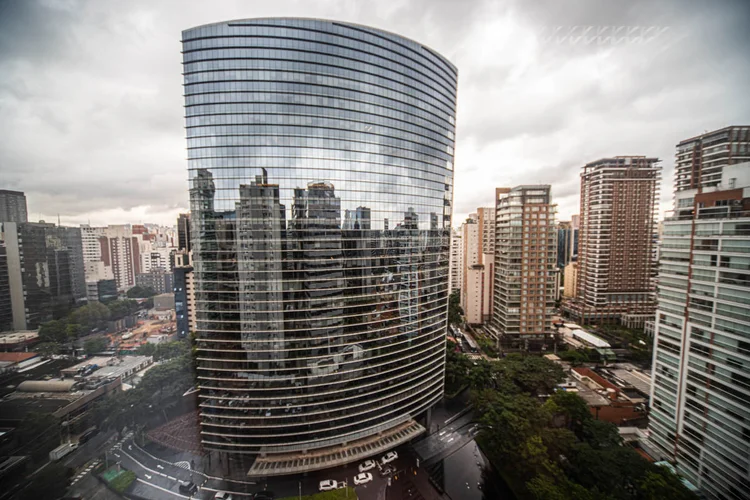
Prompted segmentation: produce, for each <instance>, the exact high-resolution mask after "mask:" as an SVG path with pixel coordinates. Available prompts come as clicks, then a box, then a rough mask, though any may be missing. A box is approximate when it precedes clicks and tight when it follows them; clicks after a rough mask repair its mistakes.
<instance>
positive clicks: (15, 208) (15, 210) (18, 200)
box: [0, 189, 29, 222]
mask: <svg viewBox="0 0 750 500" xmlns="http://www.w3.org/2000/svg"><path fill="white" fill-rule="evenodd" d="M28 221H29V216H28V211H27V209H26V195H25V194H24V193H23V192H21V191H9V190H7V189H0V222H28Z"/></svg>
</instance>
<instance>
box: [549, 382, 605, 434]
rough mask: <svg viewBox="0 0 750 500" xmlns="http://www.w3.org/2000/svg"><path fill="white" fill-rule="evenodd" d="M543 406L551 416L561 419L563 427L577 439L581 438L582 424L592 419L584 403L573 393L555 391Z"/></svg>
mask: <svg viewBox="0 0 750 500" xmlns="http://www.w3.org/2000/svg"><path fill="white" fill-rule="evenodd" d="M545 406H547V408H548V409H549V411H550V413H552V414H553V415H559V416H560V417H562V418H563V419H564V424H563V425H564V427H565V428H566V429H570V430H571V431H573V432H574V433H575V434H576V436H578V438H579V439H582V438H583V428H584V424H585V423H587V422H589V421H591V420H593V419H594V417H593V416H592V415H591V411H589V406H588V405H587V404H586V401H584V400H583V398H581V397H580V396H579V395H578V394H575V393H573V392H567V391H562V390H558V391H555V393H554V394H553V395H552V397H551V398H549V399H548V400H547V402H546V403H545Z"/></svg>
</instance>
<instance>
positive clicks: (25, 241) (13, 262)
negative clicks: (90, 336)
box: [0, 222, 74, 330]
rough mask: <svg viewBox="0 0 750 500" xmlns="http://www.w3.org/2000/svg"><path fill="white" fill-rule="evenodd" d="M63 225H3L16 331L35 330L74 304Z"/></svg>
mask: <svg viewBox="0 0 750 500" xmlns="http://www.w3.org/2000/svg"><path fill="white" fill-rule="evenodd" d="M58 230H59V228H57V227H56V226H54V225H53V224H46V223H30V222H26V223H16V222H5V223H3V224H2V232H1V233H2V236H1V237H0V239H2V241H3V242H4V245H5V251H6V262H7V269H8V284H9V288H10V303H11V312H12V316H13V329H14V330H33V329H36V328H38V327H39V325H40V324H41V323H44V322H45V321H49V320H51V319H53V317H55V316H61V315H63V314H65V313H66V312H67V311H68V309H69V308H70V307H71V306H72V305H73V303H74V296H73V285H72V283H73V278H72V275H71V268H72V266H71V260H72V258H71V252H70V251H69V250H68V249H67V248H66V247H65V246H64V245H63V244H62V243H61V239H60V237H59V231H58Z"/></svg>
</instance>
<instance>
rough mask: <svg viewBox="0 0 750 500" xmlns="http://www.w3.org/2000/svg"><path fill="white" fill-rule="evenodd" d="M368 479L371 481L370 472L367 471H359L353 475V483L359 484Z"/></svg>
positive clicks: (367, 481)
mask: <svg viewBox="0 0 750 500" xmlns="http://www.w3.org/2000/svg"><path fill="white" fill-rule="evenodd" d="M370 481H372V474H370V473H369V472H360V473H359V474H357V475H356V476H354V484H356V485H360V484H367V483H369V482H370Z"/></svg>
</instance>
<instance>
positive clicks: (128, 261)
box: [99, 225, 141, 292]
mask: <svg viewBox="0 0 750 500" xmlns="http://www.w3.org/2000/svg"><path fill="white" fill-rule="evenodd" d="M99 244H100V246H101V259H102V262H104V266H105V267H109V268H111V269H112V274H113V275H114V278H115V282H116V283H117V289H118V290H119V291H121V292H122V291H127V290H129V289H130V288H132V287H134V286H135V276H136V274H138V273H140V272H141V255H140V243H139V236H137V235H134V234H133V230H132V228H131V227H130V226H129V225H118V226H108V227H107V228H106V229H105V230H104V234H103V235H102V236H100V237H99Z"/></svg>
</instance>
